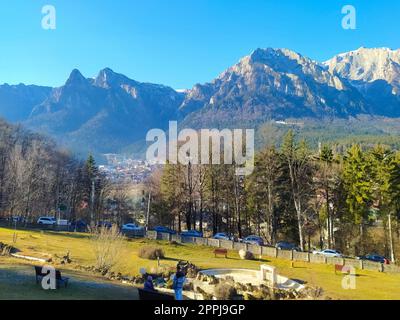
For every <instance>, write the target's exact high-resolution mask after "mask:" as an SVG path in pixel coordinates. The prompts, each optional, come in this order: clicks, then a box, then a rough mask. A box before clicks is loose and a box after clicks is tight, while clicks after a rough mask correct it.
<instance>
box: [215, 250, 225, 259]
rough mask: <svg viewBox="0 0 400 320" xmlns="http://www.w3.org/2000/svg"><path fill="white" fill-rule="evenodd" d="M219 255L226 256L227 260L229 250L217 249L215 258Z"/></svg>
mask: <svg viewBox="0 0 400 320" xmlns="http://www.w3.org/2000/svg"><path fill="white" fill-rule="evenodd" d="M217 255H220V256H225V259H226V258H228V250H227V249H221V248H219V249H215V250H214V256H215V258H216V257H217Z"/></svg>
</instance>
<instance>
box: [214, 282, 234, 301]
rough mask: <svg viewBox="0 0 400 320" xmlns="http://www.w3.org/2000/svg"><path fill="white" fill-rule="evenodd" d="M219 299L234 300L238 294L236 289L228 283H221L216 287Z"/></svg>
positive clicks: (215, 290)
mask: <svg viewBox="0 0 400 320" xmlns="http://www.w3.org/2000/svg"><path fill="white" fill-rule="evenodd" d="M214 295H215V297H216V298H217V300H232V299H233V297H234V296H236V295H237V291H236V289H235V288H234V287H233V286H231V285H230V284H227V283H220V284H218V285H217V286H216V287H215V289H214Z"/></svg>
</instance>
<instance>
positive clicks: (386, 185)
mask: <svg viewBox="0 0 400 320" xmlns="http://www.w3.org/2000/svg"><path fill="white" fill-rule="evenodd" d="M338 150H340V152H339V151H338ZM148 189H149V192H150V193H151V195H152V205H151V212H152V216H151V221H152V223H153V224H162V225H169V226H170V227H172V228H175V229H176V230H181V229H184V228H187V229H197V230H200V231H203V232H206V233H209V234H211V233H212V234H214V233H216V232H227V233H230V234H235V235H237V236H238V237H244V236H247V235H249V234H257V235H261V236H263V237H264V238H265V239H266V240H267V242H268V243H269V244H271V245H274V244H275V242H276V241H279V240H286V241H293V242H296V243H297V244H298V245H300V246H301V248H302V249H311V248H313V247H315V248H317V247H321V248H336V249H339V250H342V251H343V252H345V253H347V254H356V255H361V254H365V253H367V252H370V251H371V250H374V251H377V252H380V253H381V254H386V255H387V256H388V257H390V258H391V259H392V260H393V261H394V260H395V244H396V242H397V241H398V240H399V233H400V228H399V227H400V223H399V218H400V210H399V209H400V153H399V152H396V151H394V150H391V149H390V148H389V147H386V146H382V145H378V144H377V145H374V146H361V145H358V144H354V145H352V146H348V147H346V148H341V149H338V148H333V147H332V146H330V145H323V144H322V145H320V147H319V148H318V150H316V151H314V150H312V149H310V148H309V147H308V146H307V143H306V142H305V140H300V139H297V138H296V136H295V134H294V132H293V131H291V130H289V131H288V132H287V134H286V136H285V137H284V139H283V143H282V144H281V145H280V146H279V147H276V146H268V147H265V148H264V149H263V150H261V151H259V153H258V154H257V155H256V158H255V170H254V172H253V174H252V175H251V176H247V177H241V176H236V175H235V166H234V165H192V164H190V163H189V164H188V165H186V166H184V165H180V164H178V165H171V164H167V165H166V166H165V167H164V168H163V169H162V170H160V171H159V172H156V173H155V174H154V175H153V177H152V178H151V179H150V181H149V182H148ZM379 233H380V234H381V235H382V236H377V234H379ZM396 240H397V241H396Z"/></svg>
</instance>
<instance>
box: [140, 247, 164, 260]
mask: <svg viewBox="0 0 400 320" xmlns="http://www.w3.org/2000/svg"><path fill="white" fill-rule="evenodd" d="M139 257H140V258H142V259H148V260H157V258H160V259H162V258H164V257H165V254H164V251H163V250H162V249H161V248H156V247H150V246H145V247H141V248H140V249H139Z"/></svg>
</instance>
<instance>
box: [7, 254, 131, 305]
mask: <svg viewBox="0 0 400 320" xmlns="http://www.w3.org/2000/svg"><path fill="white" fill-rule="evenodd" d="M7 262H9V263H12V259H8V261H7ZM14 262H15V263H13V264H2V263H0V300H5V299H7V300H114V299H115V300H137V298H138V294H137V290H136V289H135V288H133V287H128V286H124V285H119V284H118V283H111V282H109V281H104V280H103V279H99V278H97V277H93V276H88V275H87V274H82V273H79V272H74V271H68V272H63V276H67V277H69V278H70V281H69V284H68V287H67V288H61V289H59V290H47V291H45V290H42V288H41V287H40V285H37V284H36V282H35V276H34V272H33V268H32V267H31V266H28V265H21V264H19V263H18V262H17V261H14Z"/></svg>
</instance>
